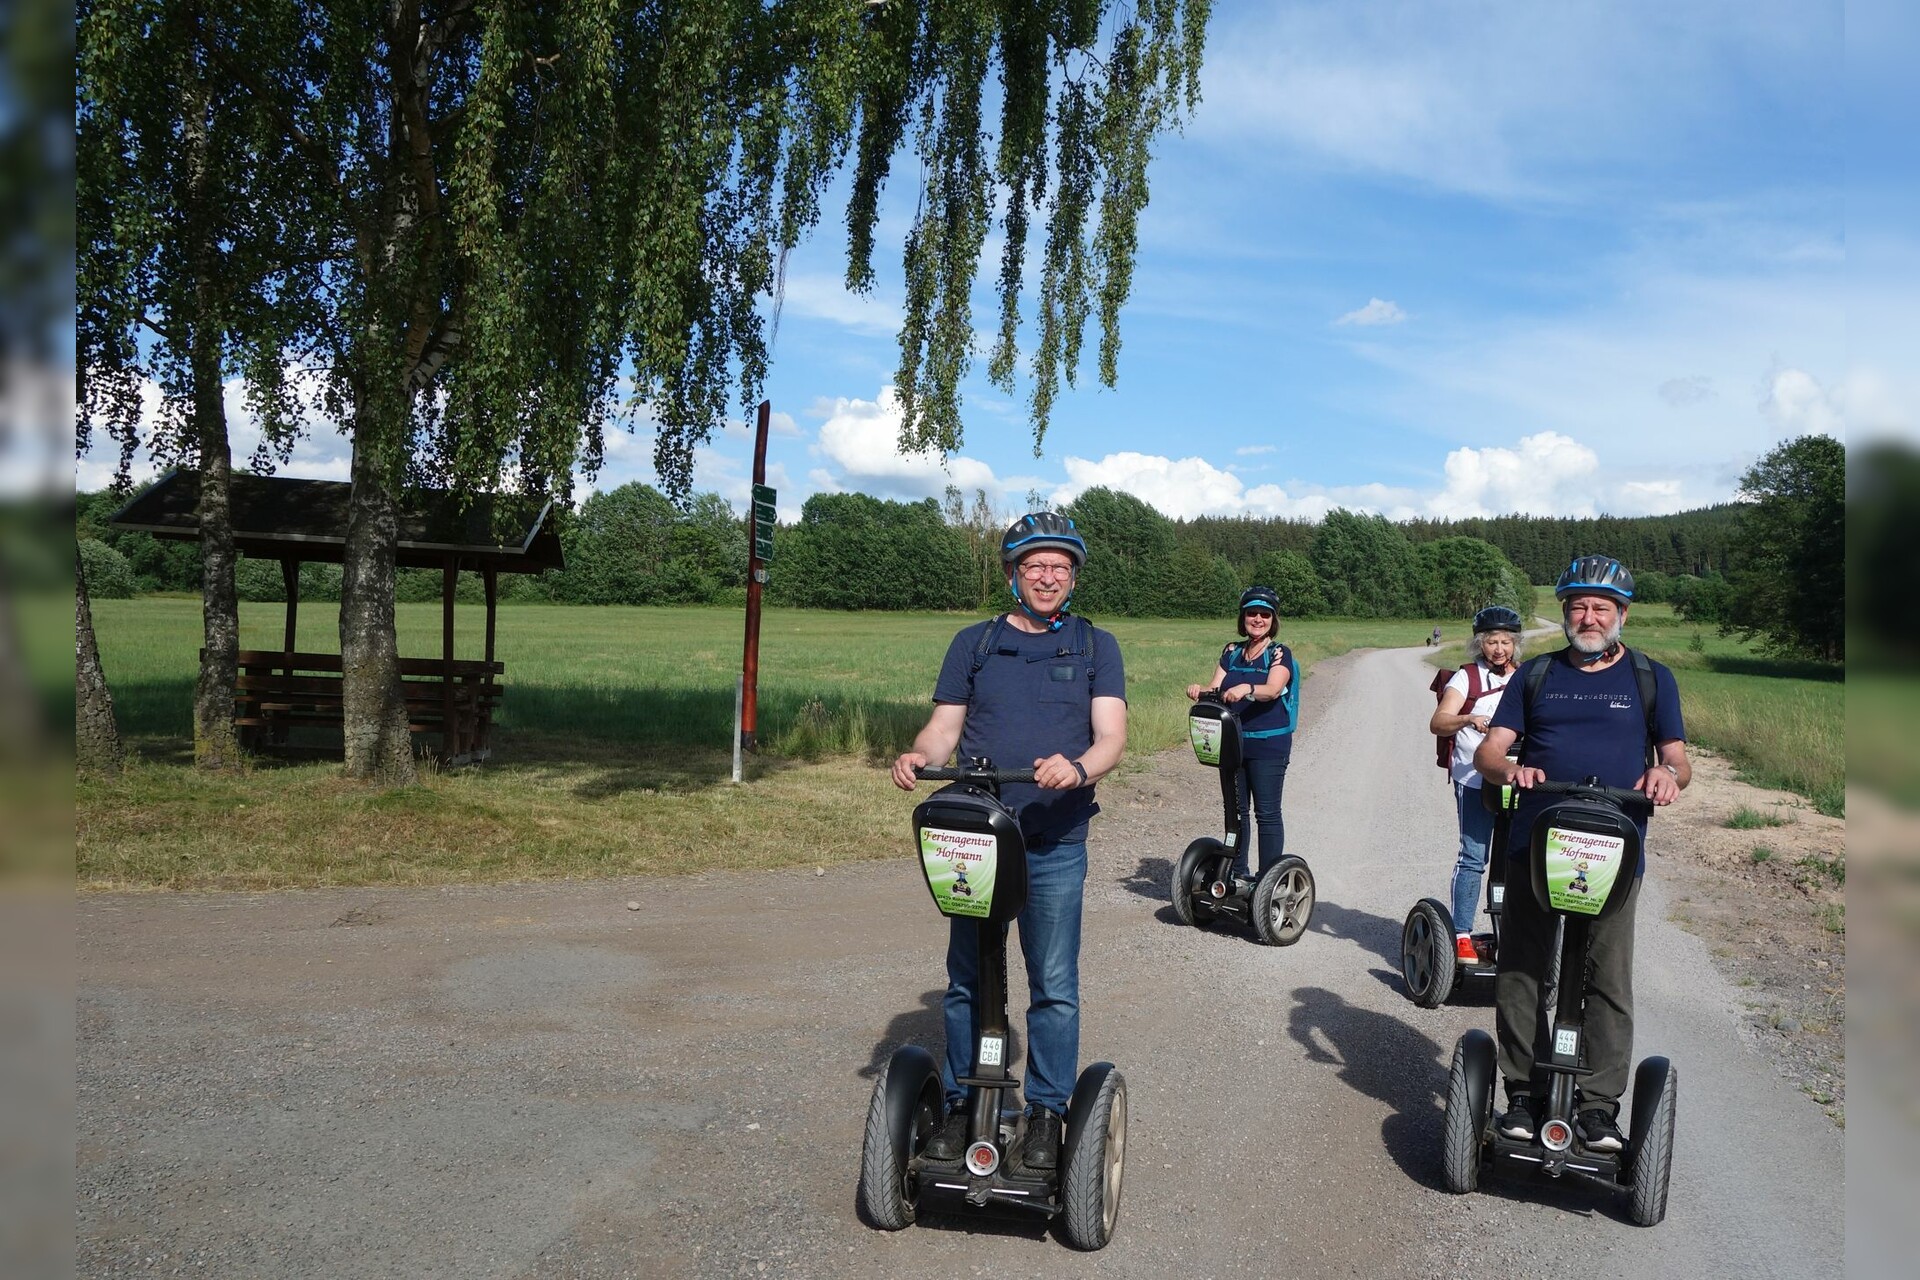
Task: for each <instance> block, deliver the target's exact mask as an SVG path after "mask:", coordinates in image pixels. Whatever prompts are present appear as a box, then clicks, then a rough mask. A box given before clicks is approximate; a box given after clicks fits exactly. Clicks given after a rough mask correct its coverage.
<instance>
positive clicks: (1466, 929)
mask: <svg viewBox="0 0 1920 1280" xmlns="http://www.w3.org/2000/svg"><path fill="white" fill-rule="evenodd" d="M1453 806H1454V809H1455V811H1456V812H1457V813H1458V815H1459V819H1460V860H1459V861H1458V862H1455V863H1454V864H1453V928H1454V931H1455V932H1456V933H1472V932H1473V920H1474V917H1475V916H1476V915H1478V914H1479V912H1480V877H1481V875H1482V874H1484V873H1485V871H1486V869H1487V845H1488V843H1489V842H1490V841H1491V840H1492V839H1493V815H1492V814H1491V813H1488V812H1487V806H1486V805H1485V803H1483V801H1482V799H1481V795H1480V788H1479V787H1467V786H1462V785H1461V784H1460V783H1458V782H1456V783H1454V784H1453Z"/></svg>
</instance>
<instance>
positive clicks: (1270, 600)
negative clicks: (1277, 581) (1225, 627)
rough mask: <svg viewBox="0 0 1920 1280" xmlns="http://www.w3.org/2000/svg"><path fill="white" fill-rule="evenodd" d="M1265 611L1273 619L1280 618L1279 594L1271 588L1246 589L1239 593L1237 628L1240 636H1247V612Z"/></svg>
mask: <svg viewBox="0 0 1920 1280" xmlns="http://www.w3.org/2000/svg"><path fill="white" fill-rule="evenodd" d="M1249 609H1265V610H1267V611H1269V612H1270V613H1272V614H1273V616H1274V617H1276V618H1277V617H1279V616H1280V593H1279V592H1277V591H1275V590H1274V589H1273V588H1272V587H1248V588H1247V589H1246V590H1245V591H1242V592H1241V593H1240V613H1239V626H1240V634H1241V635H1245V634H1247V610H1249Z"/></svg>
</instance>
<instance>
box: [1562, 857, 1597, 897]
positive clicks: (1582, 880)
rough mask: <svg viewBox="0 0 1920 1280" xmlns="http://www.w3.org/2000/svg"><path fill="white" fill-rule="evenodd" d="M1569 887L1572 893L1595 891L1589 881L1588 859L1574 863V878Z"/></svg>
mask: <svg viewBox="0 0 1920 1280" xmlns="http://www.w3.org/2000/svg"><path fill="white" fill-rule="evenodd" d="M1567 889H1568V891H1569V892H1571V893H1591V892H1593V886H1591V885H1589V884H1588V883H1587V860H1586V859H1585V858H1582V859H1580V860H1579V861H1578V862H1576V863H1574V864H1573V880H1572V882H1571V883H1570V884H1568V885H1567Z"/></svg>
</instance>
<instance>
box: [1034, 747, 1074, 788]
mask: <svg viewBox="0 0 1920 1280" xmlns="http://www.w3.org/2000/svg"><path fill="white" fill-rule="evenodd" d="M1033 780H1034V781H1035V782H1037V783H1038V784H1040V786H1042V787H1044V788H1046V789H1047V790H1048V791H1071V790H1072V789H1073V788H1075V787H1081V786H1085V785H1086V784H1085V783H1084V782H1082V781H1081V780H1080V771H1079V770H1078V769H1076V768H1074V767H1073V761H1071V760H1069V759H1067V758H1066V757H1065V756H1063V755H1060V754H1058V753H1055V754H1054V755H1050V756H1047V757H1046V758H1045V759H1042V760H1035V761H1034V762H1033Z"/></svg>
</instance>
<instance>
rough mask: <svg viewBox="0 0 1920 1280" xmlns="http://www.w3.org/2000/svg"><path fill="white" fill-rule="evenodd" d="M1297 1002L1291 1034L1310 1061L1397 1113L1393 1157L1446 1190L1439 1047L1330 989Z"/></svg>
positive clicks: (1391, 1125) (1389, 1129) (1387, 1142)
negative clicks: (1326, 1066)
mask: <svg viewBox="0 0 1920 1280" xmlns="http://www.w3.org/2000/svg"><path fill="white" fill-rule="evenodd" d="M1317 914H1318V913H1317V912H1316V915H1317ZM1294 998H1295V1003H1294V1006H1293V1011H1292V1012H1291V1013H1290V1014H1288V1015H1287V1034H1288V1035H1290V1036H1292V1037H1293V1039H1294V1041H1295V1042H1296V1043H1298V1044H1299V1045H1300V1047H1301V1048H1302V1049H1304V1050H1306V1055H1307V1060H1308V1061H1309V1062H1324V1063H1330V1064H1333V1065H1335V1066H1338V1067H1339V1069H1340V1070H1339V1076H1340V1080H1341V1082H1342V1083H1344V1084H1346V1085H1348V1086H1350V1087H1351V1088H1353V1089H1354V1090H1356V1091H1358V1092H1360V1093H1363V1094H1365V1095H1366V1096H1367V1097H1369V1098H1375V1099H1377V1100H1379V1101H1381V1102H1384V1103H1386V1104H1387V1105H1388V1106H1389V1107H1392V1108H1393V1114H1392V1115H1390V1116H1388V1117H1387V1118H1386V1121H1385V1122H1384V1123H1383V1124H1382V1125H1381V1126H1380V1139H1381V1143H1382V1145H1383V1146H1385V1147H1386V1150H1387V1154H1388V1155H1390V1156H1392V1157H1393V1161H1394V1163H1395V1164H1397V1165H1399V1166H1400V1170H1401V1172H1403V1173H1405V1174H1406V1175H1407V1176H1408V1177H1409V1178H1411V1179H1413V1180H1414V1181H1415V1182H1418V1183H1420V1184H1421V1185H1422V1186H1429V1187H1435V1188H1437V1187H1439V1186H1440V1185H1441V1182H1440V1138H1441V1131H1440V1118H1441V1113H1440V1108H1441V1103H1442V1097H1441V1090H1442V1088H1443V1087H1444V1086H1445V1083H1446V1076H1445V1074H1444V1073H1443V1072H1441V1071H1440V1070H1439V1069H1438V1068H1437V1067H1435V1066H1434V1065H1433V1063H1434V1062H1435V1060H1436V1059H1438V1058H1439V1056H1440V1046H1439V1045H1438V1044H1437V1043H1436V1042H1435V1041H1434V1040H1433V1039H1432V1038H1431V1037H1430V1036H1427V1035H1424V1034H1422V1033H1421V1032H1419V1031H1416V1030H1415V1029H1414V1028H1412V1027H1410V1026H1408V1025H1407V1024H1406V1023H1404V1022H1401V1021H1400V1020H1399V1019H1397V1018H1391V1017H1388V1016H1387V1015H1386V1014H1383V1013H1375V1012H1373V1011H1372V1010H1371V1009H1362V1008H1359V1007H1358V1006H1356V1005H1352V1004H1349V1003H1348V1002H1347V1001H1346V999H1345V998H1344V997H1342V996H1340V995H1338V994H1337V993H1335V992H1332V991H1328V990H1327V989H1326V988H1324V987H1303V988H1301V989H1300V990H1299V991H1296V992H1295V993H1294Z"/></svg>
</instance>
